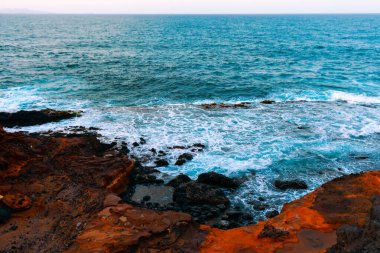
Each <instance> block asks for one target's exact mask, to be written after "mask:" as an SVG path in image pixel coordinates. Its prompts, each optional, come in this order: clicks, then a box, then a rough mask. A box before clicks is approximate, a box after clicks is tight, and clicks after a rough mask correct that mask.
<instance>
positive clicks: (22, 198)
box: [3, 193, 32, 211]
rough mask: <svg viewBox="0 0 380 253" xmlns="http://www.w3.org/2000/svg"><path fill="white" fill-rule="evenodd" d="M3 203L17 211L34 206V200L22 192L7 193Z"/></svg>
mask: <svg viewBox="0 0 380 253" xmlns="http://www.w3.org/2000/svg"><path fill="white" fill-rule="evenodd" d="M3 203H4V204H5V205H7V206H8V207H9V208H11V209H13V210H16V211H19V210H26V209H28V208H30V207H31V206H32V200H31V199H30V198H29V197H28V196H26V195H24V194H21V193H15V194H7V195H5V196H4V198H3Z"/></svg>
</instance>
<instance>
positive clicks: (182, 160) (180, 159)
mask: <svg viewBox="0 0 380 253" xmlns="http://www.w3.org/2000/svg"><path fill="white" fill-rule="evenodd" d="M191 160H193V155H192V154H190V153H184V154H182V155H180V156H179V157H178V159H177V161H176V163H175V165H179V166H180V165H183V164H185V163H186V162H187V161H191Z"/></svg>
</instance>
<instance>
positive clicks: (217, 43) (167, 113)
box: [0, 15, 380, 217]
mask: <svg viewBox="0 0 380 253" xmlns="http://www.w3.org/2000/svg"><path fill="white" fill-rule="evenodd" d="M262 100H274V101H276V103H274V104H262V103H260V101H262ZM214 102H215V103H226V104H235V103H239V102H250V103H251V104H250V106H249V108H214V109H205V108H204V107H202V106H200V105H201V104H203V103H214ZM47 107H48V108H53V109H58V110H66V109H70V110H81V111H83V116H82V117H79V118H75V119H71V120H67V121H62V122H59V123H50V124H46V125H41V126H33V127H23V128H14V129H7V130H8V131H28V132H39V131H47V130H63V129H67V128H68V127H70V126H85V127H97V128H99V129H100V130H99V131H98V132H99V133H100V134H101V135H102V137H101V138H102V140H103V141H105V142H113V141H116V142H117V143H118V144H120V143H121V142H123V141H126V142H128V143H129V144H131V143H133V142H135V141H138V140H139V139H140V138H141V137H143V138H144V139H145V140H146V144H145V145H140V146H139V147H135V148H132V146H131V153H132V154H133V155H136V156H137V157H149V156H151V151H150V149H152V148H155V149H156V150H163V151H165V152H166V153H167V158H166V159H168V160H169V161H170V166H168V167H163V168H160V169H161V171H163V172H165V173H167V174H168V175H177V174H179V173H185V174H187V175H189V176H191V177H193V178H196V176H197V175H199V174H200V173H203V172H208V171H216V172H219V173H223V174H225V175H227V176H232V177H242V176H246V177H247V178H248V181H246V182H245V183H244V184H243V186H242V187H241V188H239V189H238V190H237V191H236V192H233V193H230V195H231V198H233V203H234V204H235V205H240V206H242V207H244V208H247V209H249V210H250V211H251V212H252V213H253V214H255V215H256V217H262V213H261V211H260V210H255V209H254V207H253V205H252V203H255V202H257V201H258V200H259V199H260V200H261V201H262V200H263V199H265V203H266V205H268V206H270V207H272V208H276V209H278V210H280V209H281V207H282V205H283V204H284V203H286V202H288V201H291V200H294V199H296V198H299V197H300V196H302V195H305V194H306V193H308V192H309V191H311V190H313V189H315V188H316V187H318V186H320V185H321V184H323V183H325V182H327V181H329V180H331V179H333V178H336V177H339V176H341V175H344V174H349V173H355V172H361V171H366V170H374V169H379V168H380V148H379V147H380V145H379V144H380V15H173V16H170V15H0V111H17V110H32V109H43V108H47ZM193 143H202V144H205V145H206V149H205V151H204V152H202V153H197V154H195V157H194V159H193V160H192V161H191V162H188V163H186V164H185V165H183V166H175V165H174V163H175V160H176V158H177V157H178V155H180V154H181V153H183V150H173V149H169V148H168V147H171V146H175V145H180V146H186V145H191V144H193ZM152 162H153V160H152V159H146V160H145V161H144V164H146V165H151V164H152ZM278 178H280V179H301V180H304V181H305V182H306V183H307V184H308V185H309V189H308V190H288V191H280V190H278V189H276V188H275V187H274V186H273V181H274V180H275V179H278Z"/></svg>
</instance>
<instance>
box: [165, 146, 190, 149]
mask: <svg viewBox="0 0 380 253" xmlns="http://www.w3.org/2000/svg"><path fill="white" fill-rule="evenodd" d="M168 149H186V147H185V146H173V147H168Z"/></svg>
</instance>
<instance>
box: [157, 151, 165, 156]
mask: <svg viewBox="0 0 380 253" xmlns="http://www.w3.org/2000/svg"><path fill="white" fill-rule="evenodd" d="M166 155H167V154H166V152H165V151H162V150H160V151H158V156H166Z"/></svg>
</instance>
